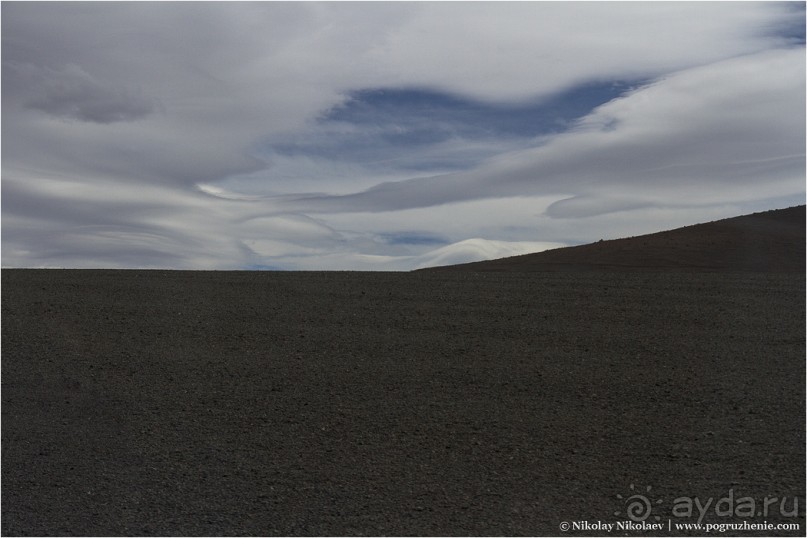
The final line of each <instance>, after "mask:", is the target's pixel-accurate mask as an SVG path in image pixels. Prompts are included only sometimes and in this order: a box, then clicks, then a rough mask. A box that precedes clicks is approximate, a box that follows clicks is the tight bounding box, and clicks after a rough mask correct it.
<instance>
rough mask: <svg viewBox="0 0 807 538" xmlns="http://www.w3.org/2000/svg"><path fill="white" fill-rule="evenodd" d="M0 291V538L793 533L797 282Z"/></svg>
mask: <svg viewBox="0 0 807 538" xmlns="http://www.w3.org/2000/svg"><path fill="white" fill-rule="evenodd" d="M2 299H3V300H2V401H3V407H2V532H3V534H4V535H31V534H34V535H54V534H58V535H77V534H94V535H98V534H100V535H121V534H134V535H154V534H158V535H243V534H255V535H275V534H283V535H300V534H305V535H343V534H351V535H358V534H373V535H547V534H548V535H560V534H564V533H562V532H561V531H560V527H559V525H560V524H561V522H564V521H566V522H570V523H572V522H576V521H583V520H585V521H588V522H591V523H596V522H597V521H603V522H610V523H615V522H617V521H626V515H625V512H626V510H627V504H626V501H625V499H626V498H627V497H628V496H630V495H632V494H637V493H643V494H645V495H646V496H647V497H648V498H649V499H650V500H651V501H652V502H654V503H655V504H654V505H653V512H652V515H651V516H650V517H649V518H648V519H647V521H648V522H653V521H655V516H657V515H658V516H660V521H661V522H662V523H663V525H664V529H665V531H664V532H663V533H661V534H668V532H667V530H666V529H667V524H668V523H667V521H668V519H671V520H672V523H678V522H694V521H696V520H697V515H698V512H697V510H695V516H694V517H692V518H685V517H671V515H670V512H671V510H672V508H673V505H674V502H673V501H674V499H676V498H680V497H698V498H699V500H700V501H701V502H702V503H703V504H705V503H706V502H707V501H708V498H709V497H713V498H714V499H715V502H716V501H717V500H719V499H720V498H721V497H727V496H728V495H729V493H730V492H731V494H732V495H733V499H734V503H735V504H736V501H737V499H738V498H741V497H752V498H754V499H755V501H756V503H757V504H756V506H757V509H758V510H760V511H761V510H762V502H763V499H764V498H765V496H768V497H774V496H775V497H777V498H778V499H782V498H783V497H784V498H785V499H786V504H785V506H784V510H785V511H786V512H787V511H789V510H791V509H792V507H793V498H794V497H798V503H799V509H798V512H799V514H798V516H797V517H788V516H783V515H781V514H780V511H781V505H780V503H779V502H775V503H773V504H772V505H770V506H769V507H768V514H767V515H764V514H763V515H760V516H757V517H753V518H750V519H746V521H749V522H753V523H761V522H763V521H768V522H772V523H782V522H784V523H794V522H795V523H798V524H800V525H801V529H802V530H800V531H792V532H778V531H766V532H761V533H753V532H739V533H738V532H735V533H732V532H727V533H724V535H742V536H748V535H754V534H762V535H770V534H789V535H795V536H798V535H802V534H803V529H804V523H805V520H804V495H805V482H804V476H805V430H804V425H805V413H804V411H805V409H804V399H805V393H804V389H805V386H804V380H805V334H804V327H805V278H804V275H803V274H763V273H744V274H730V273H724V274H718V273H680V272H675V273H673V272H654V273H630V272H623V273H595V272H589V273H576V274H575V273H531V274H523V273H516V272H508V273H473V272H454V273H452V272H434V273H428V272H427V273H409V274H405V273H269V272H262V273H246V272H244V273H242V272H181V271H72V270H53V271H45V270H4V271H2ZM631 484H634V489H633V490H631V489H630V488H631ZM647 486H651V488H652V489H651V491H650V492H647V489H646V488H647ZM618 495H620V496H621V498H619V497H617V496H618ZM656 501H659V502H657V503H656ZM728 504H729V503H728V502H726V503H724V504H723V506H722V508H723V509H724V510H725V509H726V507H727V506H728ZM714 508H715V507H714V506H712V508H710V509H709V510H707V512H706V514H707V515H706V516H705V518H704V519H703V522H704V523H706V522H712V523H729V522H734V523H736V522H740V521H743V519H742V518H741V517H734V516H737V515H738V514H734V516H718V515H716V514H715V510H714ZM746 508H747V505H746ZM615 512H619V513H620V514H619V515H614V513H615ZM739 515H743V514H739ZM693 533H694V534H698V535H702V534H704V531H703V530H701V531H693ZM566 534H581V533H580V532H571V533H566ZM591 534H597V535H602V534H605V532H604V531H602V530H600V531H594V532H592V533H591ZM614 534H615V535H618V534H626V533H624V532H623V533H614ZM627 534H629V535H634V536H635V535H646V534H650V533H635V532H634V533H627ZM672 534H680V533H676V532H675V531H673V532H672Z"/></svg>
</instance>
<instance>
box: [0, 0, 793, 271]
mask: <svg viewBox="0 0 807 538" xmlns="http://www.w3.org/2000/svg"><path fill="white" fill-rule="evenodd" d="M0 9H2V26H3V28H2V56H3V58H2V70H3V73H2V79H3V93H2V105H3V115H2V152H3V162H2V194H3V196H2V201H3V215H2V224H3V227H2V235H3V253H2V255H3V264H4V265H6V266H43V265H47V266H75V267H92V266H95V267H133V266H142V267H146V266H148V267H176V268H238V267H281V268H298V267H308V268H320V269H325V268H336V267H339V268H350V267H356V268H359V267H362V268H370V267H387V268H391V267H395V268H402V267H412V266H413V265H412V264H416V263H419V262H417V261H416V260H424V259H426V258H424V257H428V256H436V254H434V251H435V250H439V248H443V247H447V246H448V245H459V246H453V247H452V248H451V249H449V250H448V251H445V252H460V251H462V252H472V251H473V252H476V253H482V254H484V255H495V253H497V252H499V253H500V252H505V251H506V248H505V247H506V245H507V244H510V245H511V246H512V244H517V243H519V244H528V243H539V244H543V243H545V242H548V243H570V242H575V241H582V240H585V238H587V237H591V238H592V240H594V239H596V238H599V237H600V236H602V235H607V234H608V233H618V232H620V231H624V230H625V229H626V228H628V227H627V225H624V224H623V223H622V220H624V219H626V218H627V217H626V215H627V216H629V217H630V219H631V220H633V221H634V222H632V224H631V226H632V228H630V229H632V230H635V229H644V230H646V231H653V230H654V229H659V227H661V226H668V225H670V224H686V223H687V219H691V218H706V217H708V216H715V217H717V216H729V215H730V214H731V213H730V212H731V211H736V210H738V209H739V208H759V209H767V208H768V207H764V206H766V205H768V204H771V203H780V202H781V203H783V201H788V200H792V199H794V197H799V196H801V197H802V198H803V162H804V145H805V144H804V130H803V120H804V115H805V114H804V99H803V97H804V48H803V43H804V38H803V26H804V24H803V23H804V12H803V6H799V5H796V4H788V3H756V2H754V3H752V2H715V3H711V2H707V3H666V2H664V3H650V2H647V3H635V2H632V3H609V2H606V3H562V2H552V3H544V2H514V3H465V2H450V3H429V2H412V3H360V4H351V3H341V2H339V3H313V2H312V3H309V2H303V3H284V2H266V3H264V2H248V3H225V2H221V3H218V2H206V3H172V2H146V3H129V2H120V3H119V2H100V3H89V4H84V3H73V2H59V3H44V4H43V3H24V2H8V3H3V4H2V7H1V8H0ZM614 83H616V84H617V85H616V86H612V84H614ZM623 83H630V84H635V85H639V86H640V87H636V88H633V89H631V88H629V87H628V86H625V85H623ZM586 88H589V89H591V88H594V89H596V91H595V92H594V93H592V94H585V92H584V89H586ZM384 92H386V93H384ZM581 92H583V93H581ZM418 100H420V101H418ZM561 105H563V106H566V105H569V106H571V108H569V109H564V110H563V111H562V112H563V113H562V114H559V115H557V116H552V115H551V114H549V115H547V114H544V115H542V113H543V112H553V111H557V110H560V108H562V107H561ZM415 111H417V113H414V112H415ZM542 111H543V112H542ZM796 172H798V174H796ZM794 174H795V175H794ZM774 201H775V202H774ZM614 212H616V213H614ZM726 213H728V214H726ZM621 219H622V220H621ZM592 234H594V235H597V236H598V237H592ZM407 237H409V240H407V239H406V238H407ZM430 237H431V238H440V240H442V241H444V243H441V244H439V245H438V244H437V243H434V244H430V243H429V240H428V239H427V238H430ZM418 238H420V240H418ZM471 239H473V241H472V242H471V243H463V242H464V241H467V240H471ZM491 245H499V246H500V247H501V249H500V250H496V249H495V248H493V247H491ZM533 246H534V245H533ZM489 247H490V248H489ZM497 248H498V247H497ZM508 248H509V247H508ZM519 248H520V247H519ZM440 255H442V254H440ZM452 255H453V254H452ZM452 259H453V258H452ZM456 259H459V258H456ZM329 264H332V265H329Z"/></svg>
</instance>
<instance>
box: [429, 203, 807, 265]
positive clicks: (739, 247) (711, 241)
mask: <svg viewBox="0 0 807 538" xmlns="http://www.w3.org/2000/svg"><path fill="white" fill-rule="evenodd" d="M425 270H427V271H434V270H439V271H451V270H454V271H456V270H466V271H597V270H606V271H619V270H631V271H632V270H699V271H767V272H804V271H805V206H803V205H802V206H796V207H790V208H787V209H776V210H773V211H765V212H762V213H754V214H751V215H744V216H741V217H734V218H729V219H724V220H718V221H714V222H709V223H705V224H695V225H693V226H686V227H683V228H676V229H674V230H669V231H665V232H658V233H653V234H648V235H640V236H636V237H630V238H625V239H614V240H610V241H599V242H597V243H591V244H588V245H580V246H574V247H566V248H559V249H554V250H546V251H543V252H537V253H535V254H525V255H521V256H513V257H510V258H501V259H498V260H488V261H482V262H474V263H465V264H461V265H450V266H444V267H431V268H428V269H425Z"/></svg>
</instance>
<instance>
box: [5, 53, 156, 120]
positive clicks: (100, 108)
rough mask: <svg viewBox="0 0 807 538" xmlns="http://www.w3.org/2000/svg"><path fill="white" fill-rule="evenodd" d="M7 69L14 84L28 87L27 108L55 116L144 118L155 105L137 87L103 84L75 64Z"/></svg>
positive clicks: (25, 66)
mask: <svg viewBox="0 0 807 538" xmlns="http://www.w3.org/2000/svg"><path fill="white" fill-rule="evenodd" d="M8 70H9V71H11V72H13V73H14V74H13V75H12V78H14V79H15V83H16V84H24V85H25V86H26V87H27V88H28V92H27V96H26V98H25V100H24V106H25V107H26V108H30V109H33V110H39V111H41V112H45V113H46V114H50V115H53V116H55V117H58V118H64V119H74V120H79V121H89V122H95V123H114V122H118V121H134V120H137V119H140V118H143V117H145V116H148V115H149V114H151V113H153V112H155V111H156V110H157V108H158V105H157V103H156V102H155V101H154V100H153V99H150V98H148V97H147V96H145V95H143V93H142V92H141V91H140V90H138V89H137V88H127V87H124V86H117V85H115V84H108V83H104V82H102V81H99V80H97V79H95V78H93V77H92V76H90V75H89V74H88V73H86V72H85V71H84V70H83V69H81V68H80V67H79V66H77V65H74V64H66V65H64V66H62V67H60V68H58V69H53V68H48V67H38V66H35V65H30V64H24V65H13V64H12V65H10V66H9V67H8Z"/></svg>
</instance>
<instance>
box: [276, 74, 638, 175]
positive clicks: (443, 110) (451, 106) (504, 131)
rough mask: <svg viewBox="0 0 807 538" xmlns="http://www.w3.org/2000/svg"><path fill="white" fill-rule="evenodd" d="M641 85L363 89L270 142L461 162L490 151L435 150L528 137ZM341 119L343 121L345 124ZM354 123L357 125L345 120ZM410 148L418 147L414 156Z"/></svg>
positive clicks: (413, 166)
mask: <svg viewBox="0 0 807 538" xmlns="http://www.w3.org/2000/svg"><path fill="white" fill-rule="evenodd" d="M638 85H640V83H637V82H600V83H590V84H585V85H581V86H577V87H575V88H571V89H570V90H568V91H566V92H563V93H560V94H557V95H555V96H552V97H550V98H548V99H542V100H535V101H529V102H522V103H515V104H512V103H490V102H483V101H477V100H473V99H469V98H466V97H462V96H459V95H455V94H451V93H447V92H442V91H438V90H432V89H418V88H378V89H364V90H357V91H355V92H352V93H351V94H350V98H349V99H348V100H347V101H346V102H345V103H344V104H342V105H340V106H337V107H335V108H333V109H331V110H329V111H327V112H326V113H325V114H323V115H322V116H321V117H320V118H319V120H318V126H319V128H320V131H319V132H315V133H313V134H312V133H306V134H305V135H304V136H301V137H299V138H297V139H293V140H286V141H284V142H280V143H276V144H271V145H270V146H269V147H268V148H267V153H268V154H269V155H271V154H272V153H275V154H281V155H285V156H311V157H318V158H324V159H329V160H333V161H337V162H350V163H355V164H360V165H364V166H371V167H372V165H373V164H375V163H383V164H384V166H385V167H387V168H389V166H390V163H391V162H392V163H393V166H395V167H396V168H397V169H399V170H409V171H418V170H432V169H441V170H458V169H463V168H466V167H470V166H474V165H476V164H478V162H479V161H480V160H483V159H484V158H486V157H488V156H489V155H484V154H479V155H477V156H474V155H467V154H463V155H455V154H453V153H452V152H451V151H446V152H442V153H440V152H437V153H435V154H429V153H428V151H424V150H428V149H429V148H430V147H435V146H437V145H440V144H450V142H451V141H456V140H462V141H470V142H474V141H482V142H484V141H488V140H497V141H501V140H511V141H517V140H524V141H525V142H526V141H529V140H531V139H534V138H536V137H540V136H544V135H550V134H555V133H560V132H563V131H565V130H566V129H568V128H569V126H570V125H571V124H573V123H574V121H575V120H577V119H579V118H581V117H583V116H585V115H587V114H588V113H590V112H591V111H592V110H593V109H594V108H596V107H598V106H600V105H602V104H604V103H607V102H609V101H611V100H613V99H615V98H617V97H619V96H620V95H622V94H624V93H626V92H627V91H630V90H632V89H634V88H635V87H637V86H638ZM340 126H341V127H342V128H340ZM345 126H349V127H350V128H344V127H345ZM408 153H416V154H417V156H416V157H414V158H407V157H406V155H407V154H408Z"/></svg>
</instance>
